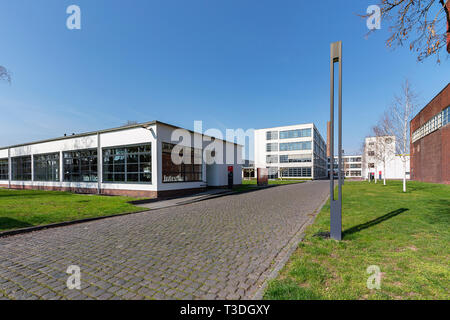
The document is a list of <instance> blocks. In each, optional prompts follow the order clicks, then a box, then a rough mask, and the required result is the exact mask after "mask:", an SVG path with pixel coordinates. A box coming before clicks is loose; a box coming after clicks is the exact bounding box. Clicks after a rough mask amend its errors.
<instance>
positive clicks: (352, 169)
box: [327, 155, 362, 179]
mask: <svg viewBox="0 0 450 320" xmlns="http://www.w3.org/2000/svg"><path fill="white" fill-rule="evenodd" d="M327 168H328V169H327V172H328V177H329V176H330V158H328V166H327ZM337 173H338V157H337V156H335V157H334V174H335V176H337ZM342 173H343V175H344V177H345V178H353V179H361V178H362V157H361V155H343V156H342Z"/></svg>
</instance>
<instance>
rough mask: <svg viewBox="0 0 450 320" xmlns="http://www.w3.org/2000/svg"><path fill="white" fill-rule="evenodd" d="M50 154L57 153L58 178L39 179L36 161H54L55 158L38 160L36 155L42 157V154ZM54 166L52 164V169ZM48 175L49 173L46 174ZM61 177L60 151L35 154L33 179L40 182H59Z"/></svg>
mask: <svg viewBox="0 0 450 320" xmlns="http://www.w3.org/2000/svg"><path fill="white" fill-rule="evenodd" d="M50 155H57V159H56V168H57V172H56V176H57V178H56V180H48V179H46V180H41V179H37V178H36V177H37V176H36V168H37V166H36V162H41V163H42V162H44V163H45V162H48V161H54V160H43V161H42V160H36V157H42V156H50ZM53 168H54V167H53V166H52V169H53ZM46 174H48V167H47V168H46ZM46 177H48V175H46ZM60 179H61V159H60V153H59V152H58V151H57V152H48V153H38V154H33V181H39V182H59V181H60Z"/></svg>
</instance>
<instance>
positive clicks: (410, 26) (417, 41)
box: [363, 0, 450, 63]
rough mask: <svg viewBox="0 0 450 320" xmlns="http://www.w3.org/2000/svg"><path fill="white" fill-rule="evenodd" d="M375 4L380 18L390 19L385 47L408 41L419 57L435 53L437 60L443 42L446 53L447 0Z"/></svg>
mask: <svg viewBox="0 0 450 320" xmlns="http://www.w3.org/2000/svg"><path fill="white" fill-rule="evenodd" d="M378 5H379V7H380V9H381V18H382V21H389V22H390V27H389V32H390V37H389V38H388V39H387V40H386V45H387V46H388V47H390V48H391V47H392V48H394V47H398V46H401V47H402V46H403V45H404V44H405V43H408V44H409V49H410V50H411V51H415V52H416V54H417V59H418V60H419V61H422V60H423V59H425V58H428V57H429V56H431V55H434V54H436V57H437V62H438V63H439V62H440V59H439V52H440V51H441V49H442V48H443V47H445V45H446V43H447V51H448V53H450V12H449V10H450V0H380V3H379V4H378ZM368 16H370V15H364V16H363V17H368ZM374 30H375V29H373V30H371V32H373V31H374ZM369 33H370V32H369Z"/></svg>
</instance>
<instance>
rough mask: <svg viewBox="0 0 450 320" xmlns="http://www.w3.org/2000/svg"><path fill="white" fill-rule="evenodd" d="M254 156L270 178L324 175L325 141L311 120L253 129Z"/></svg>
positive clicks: (317, 176)
mask: <svg viewBox="0 0 450 320" xmlns="http://www.w3.org/2000/svg"><path fill="white" fill-rule="evenodd" d="M254 156H255V168H256V169H257V168H268V169H269V170H268V171H269V178H272V179H275V178H309V179H320V178H325V177H326V176H327V157H326V144H325V141H324V139H323V138H322V136H321V135H320V133H319V131H318V130H317V128H316V127H315V125H314V124H313V123H307V124H298V125H292V126H284V127H274V128H266V129H258V130H255V152H254Z"/></svg>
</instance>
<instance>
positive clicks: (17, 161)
mask: <svg viewBox="0 0 450 320" xmlns="http://www.w3.org/2000/svg"><path fill="white" fill-rule="evenodd" d="M11 171H12V180H17V181H30V180H31V156H24V157H14V158H11Z"/></svg>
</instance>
